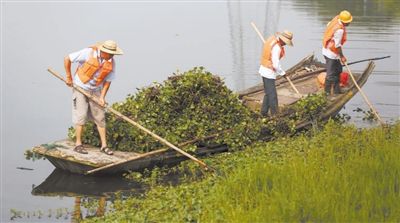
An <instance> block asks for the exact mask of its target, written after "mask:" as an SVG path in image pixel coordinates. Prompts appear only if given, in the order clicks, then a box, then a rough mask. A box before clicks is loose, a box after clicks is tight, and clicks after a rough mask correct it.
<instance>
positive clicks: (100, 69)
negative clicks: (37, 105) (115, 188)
mask: <svg viewBox="0 0 400 223" xmlns="http://www.w3.org/2000/svg"><path fill="white" fill-rule="evenodd" d="M114 55H122V50H121V49H120V48H119V47H118V46H117V44H116V42H114V41H112V40H107V41H105V42H103V43H98V44H96V45H94V46H91V47H88V48H85V49H82V50H80V51H77V52H74V53H71V54H69V55H68V56H66V57H65V58H64V67H65V71H66V75H67V81H66V83H67V85H68V86H72V84H73V85H74V86H77V87H80V88H82V89H83V90H84V91H85V92H86V93H88V94H89V95H92V96H94V97H96V98H98V99H99V101H100V103H101V104H102V105H105V103H106V102H105V97H106V94H107V91H108V89H109V88H110V84H111V81H112V80H113V79H114V78H115V61H114V58H113V56H114ZM71 63H78V68H77V70H76V72H75V74H74V75H73V76H72V74H71ZM88 118H89V119H91V120H93V121H94V122H95V123H96V126H97V130H98V131H99V135H100V140H101V148H100V151H101V152H103V153H105V154H108V155H112V154H113V151H112V150H111V149H110V148H108V147H107V140H106V123H105V111H104V109H103V108H102V107H101V106H99V105H97V104H96V103H95V102H93V101H91V100H89V98H88V97H87V96H85V95H83V94H82V93H80V92H79V91H76V90H73V93H72V122H73V123H74V125H75V134H76V142H75V148H74V151H76V152H78V153H82V154H87V153H88V152H87V150H86V149H85V148H84V146H83V145H82V132H83V125H84V124H85V123H86V121H87V119H88Z"/></svg>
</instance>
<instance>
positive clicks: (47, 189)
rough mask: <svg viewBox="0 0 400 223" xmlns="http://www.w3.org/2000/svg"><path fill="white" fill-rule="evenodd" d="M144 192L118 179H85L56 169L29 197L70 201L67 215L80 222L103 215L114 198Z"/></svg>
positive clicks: (138, 185)
mask: <svg viewBox="0 0 400 223" xmlns="http://www.w3.org/2000/svg"><path fill="white" fill-rule="evenodd" d="M144 190H145V188H144V186H143V184H140V183H137V182H134V181H132V180H127V179H125V178H123V177H120V176H114V177H113V176H107V177H96V176H84V175H78V174H73V173H69V172H65V171H62V170H59V169H55V170H54V171H53V172H52V173H51V174H50V175H49V176H48V177H47V178H46V180H45V181H43V182H42V183H41V184H40V185H38V186H33V189H32V192H31V193H32V195H34V196H44V197H48V196H51V197H53V196H55V197H73V198H74V202H73V204H71V207H72V210H73V211H72V212H71V213H69V212H67V213H66V215H71V216H70V217H71V219H72V222H79V221H80V220H82V219H83V218H90V217H95V216H102V215H104V213H105V212H106V210H107V203H110V202H112V201H113V200H115V199H116V197H119V198H122V197H126V196H134V195H138V194H141V193H143V192H144ZM117 192H118V195H116V193H117Z"/></svg>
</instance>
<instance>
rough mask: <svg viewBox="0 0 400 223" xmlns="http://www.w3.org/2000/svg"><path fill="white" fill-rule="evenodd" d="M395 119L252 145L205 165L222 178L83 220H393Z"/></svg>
mask: <svg viewBox="0 0 400 223" xmlns="http://www.w3.org/2000/svg"><path fill="white" fill-rule="evenodd" d="M399 148H400V122H399V123H396V124H395V125H393V126H389V127H386V128H383V127H376V128H371V129H361V130H360V129H357V128H356V127H354V126H341V125H338V124H337V123H334V122H332V121H331V122H329V123H328V124H327V125H326V126H325V127H324V129H323V130H322V131H321V132H318V133H316V134H314V135H312V136H309V135H306V134H302V135H299V136H297V137H294V138H292V139H291V140H288V139H287V138H280V139H278V140H276V141H274V142H270V143H257V144H254V145H252V146H251V148H249V149H245V150H241V151H237V152H235V153H224V154H219V155H217V156H215V157H213V158H208V159H207V161H208V162H211V163H212V166H213V167H215V168H217V169H219V171H221V174H218V175H210V174H208V175H207V176H205V177H204V178H203V179H201V180H197V181H192V182H186V183H183V184H179V185H177V186H171V185H158V186H157V185H154V186H153V187H152V188H151V189H150V191H148V192H147V193H146V194H145V195H144V196H139V197H131V198H128V199H127V200H117V201H115V202H114V206H113V207H114V210H113V211H111V212H110V213H108V214H107V215H106V216H105V217H104V218H96V219H87V220H86V221H87V222H266V221H274V222H275V221H278V222H298V221H301V222H309V221H310V222H315V221H317V222H353V221H361V222H371V221H372V222H383V221H388V222H398V221H399V220H400V213H399V212H398V211H397V210H399V209H400V203H399V200H400V174H399V173H400V150H399Z"/></svg>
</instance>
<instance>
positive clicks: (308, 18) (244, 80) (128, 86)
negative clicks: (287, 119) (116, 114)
mask: <svg viewBox="0 0 400 223" xmlns="http://www.w3.org/2000/svg"><path fill="white" fill-rule="evenodd" d="M399 4H400V3H398V1H377V0H376V1H375V0H356V1H324V0H296V1H295V0H282V1H264V2H261V1H254V2H251V3H249V2H240V1H228V2H215V3H214V2H203V3H200V2H169V3H161V2H151V3H145V2H141V3H139V2H137V3H129V2H128V3H127V2H113V3H99V2H97V3H96V4H93V3H90V2H86V3H78V2H75V3H74V2H69V3H68V2H64V3H55V2H46V1H41V2H40V3H29V2H11V1H10V2H2V3H1V28H2V29H1V41H2V42H1V221H2V222H3V221H11V218H12V217H13V216H16V215H18V211H21V212H20V214H29V215H30V216H29V218H27V217H24V218H16V219H14V220H13V221H23V222H26V221H43V222H54V221H71V216H70V214H71V213H72V212H73V211H74V208H75V210H78V209H79V207H80V206H83V204H84V203H85V202H86V203H88V202H99V203H101V202H103V201H102V200H98V199H97V200H96V199H95V198H92V197H93V196H99V195H100V194H99V193H101V192H109V191H114V190H117V189H127V188H138V190H139V191H140V190H141V188H140V185H136V184H134V183H131V182H126V181H124V180H122V179H119V180H118V179H112V180H113V181H114V182H117V183H115V184H116V185H117V186H116V187H113V188H111V189H110V187H109V186H110V185H108V184H107V182H108V181H110V179H101V178H100V179H93V178H88V179H82V178H81V177H74V176H70V175H68V174H62V173H61V174H60V173H58V172H57V171H56V172H54V173H53V170H54V168H53V166H52V165H51V164H50V163H49V162H48V161H36V162H32V161H27V160H25V159H24V156H23V153H24V151H25V150H26V149H29V148H31V147H32V146H34V145H38V144H42V143H47V142H51V141H54V140H58V139H62V138H65V137H66V134H67V128H68V127H69V126H70V125H71V121H70V119H71V111H70V110H71V107H70V97H71V92H70V90H68V88H66V87H65V85H64V84H63V83H61V82H60V81H59V80H57V79H55V78H54V77H52V76H51V75H50V74H49V73H47V72H46V68H47V67H52V68H54V69H55V70H57V71H59V72H63V57H64V56H65V55H66V54H67V53H70V52H73V51H76V50H79V49H81V48H83V47H86V46H89V45H91V44H93V43H95V42H96V41H101V40H106V39H114V40H116V41H118V43H119V44H120V46H121V47H122V49H123V50H124V52H125V55H123V56H121V57H118V58H117V63H118V71H117V75H118V78H117V79H116V80H115V81H114V82H113V83H112V86H111V89H110V91H109V94H108V96H107V99H108V101H109V102H111V103H112V102H116V101H120V100H123V99H124V98H125V97H126V95H127V94H128V93H133V92H135V91H136V88H140V87H143V86H146V85H149V84H150V83H152V82H153V81H158V82H161V81H163V80H164V79H166V78H167V77H168V76H169V75H171V74H172V73H173V72H175V71H176V70H181V71H184V70H187V69H190V68H192V67H194V66H204V67H206V68H207V69H208V70H209V71H211V72H212V73H215V74H218V75H220V76H222V77H224V78H225V80H226V83H227V85H228V86H229V87H230V88H231V89H233V90H242V89H245V88H247V87H250V86H252V85H255V84H257V83H259V82H260V81H261V79H260V77H259V75H258V74H257V70H258V61H259V55H260V52H261V42H260V39H259V37H258V36H257V35H256V33H255V32H254V30H253V29H252V27H251V26H250V22H251V21H254V22H255V23H256V24H257V25H258V27H259V29H260V30H261V32H263V33H264V34H265V35H269V34H272V33H274V32H275V31H278V30H282V29H289V30H291V31H292V32H293V33H294V44H295V47H293V48H287V57H286V58H285V60H284V61H283V66H284V68H289V67H290V66H291V65H293V64H295V63H296V62H297V61H299V60H300V59H301V58H303V57H305V56H306V55H308V54H310V53H312V52H314V53H315V55H316V56H317V57H318V58H320V59H322V56H321V54H320V51H321V49H320V47H321V46H320V45H321V37H322V33H323V32H324V26H325V24H326V23H327V22H328V21H329V20H330V19H331V17H333V16H334V15H335V14H336V13H338V12H339V11H340V10H342V9H348V10H349V11H351V12H352V13H353V15H354V22H353V23H352V24H351V26H350V27H349V29H348V39H349V40H348V42H347V43H346V45H345V47H344V52H345V55H346V56H347V58H348V60H349V62H351V61H355V60H360V59H367V58H373V57H381V56H387V55H390V56H391V58H390V59H386V60H382V61H377V62H376V68H375V71H374V72H373V74H372V76H371V77H370V78H369V80H368V82H367V83H366V85H365V86H364V87H363V90H364V91H365V93H366V94H367V95H368V97H369V99H370V101H371V102H372V103H373V104H374V105H375V107H376V109H377V110H378V112H379V113H380V115H381V116H382V117H383V119H384V120H386V121H391V122H393V121H395V120H398V119H399V116H400V87H399V86H400V74H399V73H400V67H399V66H400V65H399V64H400V63H399V62H400V61H399V42H400V40H399V34H400V28H399V27H400V13H399V12H400V7H399ZM365 66H366V63H362V64H357V65H354V66H352V67H351V68H352V71H353V72H357V71H361V70H363V69H364V67H365ZM358 107H360V108H362V109H364V110H367V109H368V107H367V105H366V104H365V103H364V101H363V99H362V97H361V96H360V95H356V96H355V97H354V98H353V99H352V100H351V101H350V102H349V103H348V104H347V105H346V108H345V109H344V110H343V111H342V112H343V113H347V114H349V115H350V116H351V117H352V119H351V122H353V123H356V124H357V125H358V126H368V125H370V124H369V123H366V122H365V121H362V117H363V114H362V113H356V112H353V110H354V109H356V108H358ZM18 167H24V168H30V169H33V170H21V169H18ZM46 178H47V179H46ZM74 182H76V183H74ZM78 182H79V183H78ZM85 194H86V196H85ZM87 195H90V197H88V196H87ZM108 195H110V194H109V193H108ZM110 197H112V196H108V197H107V198H106V199H107V200H109V199H111V198H110ZM93 199H94V200H93ZM79 202H81V203H79ZM82 208H83V213H82V215H83V217H86V216H90V215H95V214H96V210H95V211H88V210H86V209H85V208H84V207H82ZM49 209H50V210H51V211H49ZM85 210H86V211H85ZM39 211H41V212H42V215H41V217H40V218H39V217H38V215H40V213H39ZM100 212H101V211H100ZM33 214H35V216H32V215H33ZM57 217H58V218H57Z"/></svg>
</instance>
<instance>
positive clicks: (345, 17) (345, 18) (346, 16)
mask: <svg viewBox="0 0 400 223" xmlns="http://www.w3.org/2000/svg"><path fill="white" fill-rule="evenodd" d="M339 19H340V21H341V22H343V23H350V22H351V21H353V16H351V14H350V12H349V11H346V10H343V11H341V12H340V14H339Z"/></svg>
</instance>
